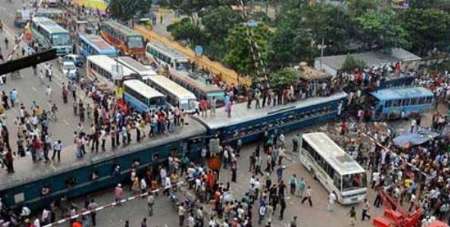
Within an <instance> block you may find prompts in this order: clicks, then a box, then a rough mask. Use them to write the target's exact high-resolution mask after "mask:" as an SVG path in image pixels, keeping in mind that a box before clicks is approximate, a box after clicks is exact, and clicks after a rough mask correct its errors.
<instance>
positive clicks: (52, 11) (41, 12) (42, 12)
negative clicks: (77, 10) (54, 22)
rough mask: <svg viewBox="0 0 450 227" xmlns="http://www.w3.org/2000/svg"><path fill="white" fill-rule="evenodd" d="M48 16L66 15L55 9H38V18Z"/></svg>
mask: <svg viewBox="0 0 450 227" xmlns="http://www.w3.org/2000/svg"><path fill="white" fill-rule="evenodd" d="M46 14H61V15H62V14H64V11H63V10H60V9H55V8H38V9H37V10H36V13H35V15H36V16H37V17H40V16H42V15H46Z"/></svg>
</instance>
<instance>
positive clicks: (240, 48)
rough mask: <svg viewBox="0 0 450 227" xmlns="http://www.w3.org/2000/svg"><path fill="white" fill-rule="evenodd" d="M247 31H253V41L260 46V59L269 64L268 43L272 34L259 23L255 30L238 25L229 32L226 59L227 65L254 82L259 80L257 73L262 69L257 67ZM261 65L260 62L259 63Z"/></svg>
mask: <svg viewBox="0 0 450 227" xmlns="http://www.w3.org/2000/svg"><path fill="white" fill-rule="evenodd" d="M247 29H251V33H252V35H251V41H252V42H255V43H256V45H257V46H258V52H259V55H260V59H261V60H262V61H264V62H266V63H267V56H268V42H269V37H270V36H271V32H270V31H269V29H268V27H267V26H266V25H264V24H262V23H259V24H258V25H257V26H256V27H254V28H248V27H247V26H246V25H243V24H239V25H236V26H235V27H234V28H233V29H231V31H230V32H229V34H228V36H227V38H226V45H227V52H226V54H225V57H224V59H223V60H224V62H225V64H228V65H229V66H231V68H233V69H234V70H236V71H237V72H238V73H240V74H241V75H250V76H251V77H252V78H253V79H254V80H256V79H258V78H257V76H258V75H257V72H258V70H260V68H256V67H255V63H256V62H255V60H254V56H253V54H252V52H251V47H250V37H249V36H248V34H247ZM257 63H258V64H259V62H257Z"/></svg>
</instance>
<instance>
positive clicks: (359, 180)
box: [342, 172, 367, 191]
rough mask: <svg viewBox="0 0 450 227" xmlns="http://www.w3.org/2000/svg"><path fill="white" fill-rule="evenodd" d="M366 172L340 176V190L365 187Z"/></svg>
mask: <svg viewBox="0 0 450 227" xmlns="http://www.w3.org/2000/svg"><path fill="white" fill-rule="evenodd" d="M366 180H367V179H366V173H365V172H364V173H355V174H348V175H344V176H342V191H349V190H353V189H357V188H363V187H366V185H367V182H366Z"/></svg>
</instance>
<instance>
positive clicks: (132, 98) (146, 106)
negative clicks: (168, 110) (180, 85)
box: [123, 80, 167, 113]
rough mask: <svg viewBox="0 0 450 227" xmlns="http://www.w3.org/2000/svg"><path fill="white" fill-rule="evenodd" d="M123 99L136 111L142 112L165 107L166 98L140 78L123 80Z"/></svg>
mask: <svg viewBox="0 0 450 227" xmlns="http://www.w3.org/2000/svg"><path fill="white" fill-rule="evenodd" d="M123 88H124V93H123V99H124V101H125V102H126V103H127V104H128V106H130V107H132V108H133V109H134V110H136V111H137V112H140V113H143V112H148V111H154V110H158V109H160V108H165V107H166V104H167V103H166V98H165V96H164V95H163V94H161V93H160V92H158V91H157V90H155V89H153V88H151V87H150V86H148V85H147V84H145V83H144V82H142V81H140V80H126V81H124V82H123Z"/></svg>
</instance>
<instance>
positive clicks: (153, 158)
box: [152, 153, 160, 162]
mask: <svg viewBox="0 0 450 227" xmlns="http://www.w3.org/2000/svg"><path fill="white" fill-rule="evenodd" d="M159 158H160V156H159V154H158V153H156V154H153V157H152V160H153V161H154V162H156V161H158V160H159Z"/></svg>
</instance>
